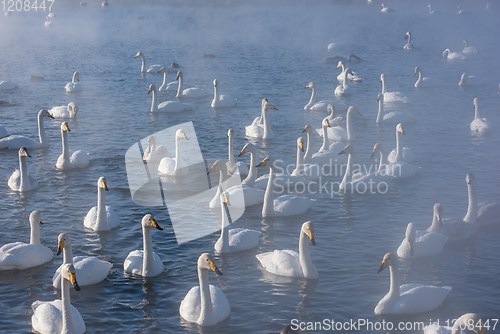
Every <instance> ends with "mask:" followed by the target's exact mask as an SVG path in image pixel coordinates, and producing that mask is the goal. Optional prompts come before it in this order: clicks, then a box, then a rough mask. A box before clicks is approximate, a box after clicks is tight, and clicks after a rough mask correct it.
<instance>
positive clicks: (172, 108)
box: [148, 84, 193, 112]
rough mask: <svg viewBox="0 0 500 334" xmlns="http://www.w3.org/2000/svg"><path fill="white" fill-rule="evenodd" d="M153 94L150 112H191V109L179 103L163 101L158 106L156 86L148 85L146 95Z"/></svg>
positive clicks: (187, 105)
mask: <svg viewBox="0 0 500 334" xmlns="http://www.w3.org/2000/svg"><path fill="white" fill-rule="evenodd" d="M151 92H153V100H152V101H151V112H182V111H188V110H193V107H192V106H190V105H189V104H186V103H181V102H179V101H165V102H162V103H160V104H158V100H157V96H156V95H157V93H158V91H157V90H156V86H155V85H154V84H151V85H149V91H148V94H149V93H151Z"/></svg>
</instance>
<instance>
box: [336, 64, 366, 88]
mask: <svg viewBox="0 0 500 334" xmlns="http://www.w3.org/2000/svg"><path fill="white" fill-rule="evenodd" d="M339 67H341V68H342V72H340V74H339V75H337V80H338V81H339V82H340V83H343V82H344V79H347V81H348V82H362V81H363V79H361V78H360V77H358V76H357V74H356V72H353V71H350V72H349V73H347V76H345V74H344V72H345V71H346V68H345V66H344V63H343V62H342V61H339V62H338V64H337V68H339ZM344 77H346V78H344Z"/></svg>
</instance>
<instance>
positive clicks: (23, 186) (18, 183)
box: [8, 147, 38, 192]
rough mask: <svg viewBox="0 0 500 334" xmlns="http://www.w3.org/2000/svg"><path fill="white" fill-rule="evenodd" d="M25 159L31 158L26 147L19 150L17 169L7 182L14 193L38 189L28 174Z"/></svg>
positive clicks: (35, 182) (33, 179)
mask: <svg viewBox="0 0 500 334" xmlns="http://www.w3.org/2000/svg"><path fill="white" fill-rule="evenodd" d="M26 157H30V158H31V155H29V153H28V150H27V149H26V147H21V148H20V149H19V169H16V170H15V171H14V173H12V175H11V176H10V177H9V181H8V185H9V187H10V189H12V190H14V191H20V192H24V191H31V190H35V189H36V188H38V181H37V180H36V178H35V177H34V176H33V175H32V174H31V173H30V172H28V166H27V164H26Z"/></svg>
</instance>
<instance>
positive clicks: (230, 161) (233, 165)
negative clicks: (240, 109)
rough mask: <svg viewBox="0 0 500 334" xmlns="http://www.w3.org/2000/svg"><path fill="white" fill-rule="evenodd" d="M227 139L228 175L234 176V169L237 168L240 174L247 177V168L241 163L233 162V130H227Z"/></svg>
mask: <svg viewBox="0 0 500 334" xmlns="http://www.w3.org/2000/svg"><path fill="white" fill-rule="evenodd" d="M227 138H228V145H229V146H228V153H229V158H228V161H227V162H226V165H227V169H228V172H229V173H230V174H234V173H235V172H236V168H238V171H239V173H240V174H244V175H248V166H247V165H246V164H245V163H243V162H241V161H238V162H235V161H234V130H233V129H229V130H228V131H227Z"/></svg>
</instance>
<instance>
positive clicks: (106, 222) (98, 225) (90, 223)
mask: <svg viewBox="0 0 500 334" xmlns="http://www.w3.org/2000/svg"><path fill="white" fill-rule="evenodd" d="M108 190H109V188H108V184H107V182H106V178H105V177H104V176H101V177H100V178H99V180H97V206H94V207H92V208H91V209H90V210H89V212H88V213H87V215H86V216H85V219H84V220H83V225H84V226H85V227H87V228H90V229H92V230H94V231H109V230H111V229H112V228H116V227H118V226H120V217H118V215H117V214H116V212H115V210H113V208H112V207H110V206H109V205H106V200H105V197H104V191H108Z"/></svg>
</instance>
